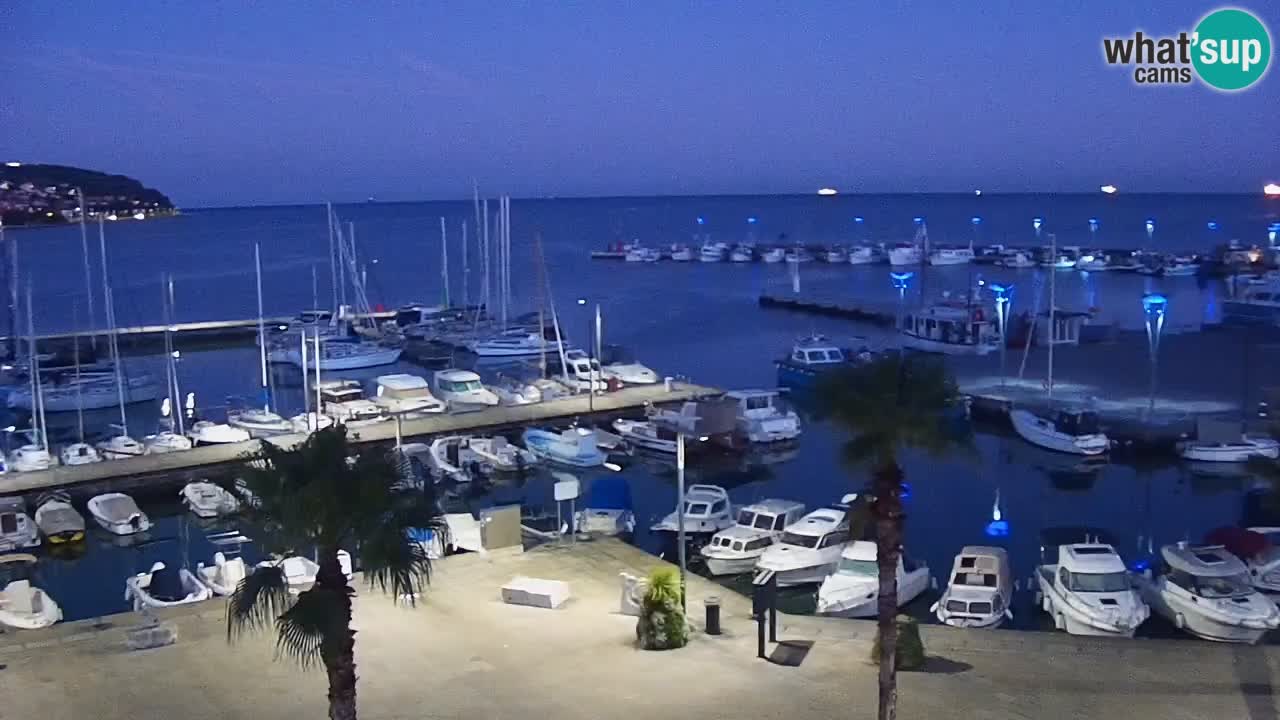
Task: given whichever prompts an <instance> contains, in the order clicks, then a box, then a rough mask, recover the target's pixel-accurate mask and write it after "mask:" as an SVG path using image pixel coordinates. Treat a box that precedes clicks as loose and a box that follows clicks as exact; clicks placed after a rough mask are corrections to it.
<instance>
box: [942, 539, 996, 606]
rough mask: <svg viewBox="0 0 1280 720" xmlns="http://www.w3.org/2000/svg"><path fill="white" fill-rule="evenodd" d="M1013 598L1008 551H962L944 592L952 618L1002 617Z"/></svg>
mask: <svg viewBox="0 0 1280 720" xmlns="http://www.w3.org/2000/svg"><path fill="white" fill-rule="evenodd" d="M1012 596H1013V578H1012V575H1011V574H1010V570H1009V553H1008V551H1006V550H1005V549H1004V548H999V547H989V546H985V545H970V546H967V547H964V548H962V549H961V550H960V554H959V555H957V556H956V558H955V560H954V562H953V563H952V565H951V581H950V583H949V584H948V586H947V591H946V592H945V593H944V598H943V600H944V601H945V602H944V604H943V608H944V609H945V610H946V614H947V615H948V616H950V615H961V616H979V617H983V616H989V615H992V614H996V615H1000V614H1003V613H1004V611H1005V609H1006V608H1007V607H1008V604H1009V599H1010V598H1011V597H1012ZM957 620H958V618H957Z"/></svg>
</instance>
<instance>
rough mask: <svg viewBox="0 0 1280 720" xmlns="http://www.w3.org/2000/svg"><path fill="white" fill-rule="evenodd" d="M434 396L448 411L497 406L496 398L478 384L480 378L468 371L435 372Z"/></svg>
mask: <svg viewBox="0 0 1280 720" xmlns="http://www.w3.org/2000/svg"><path fill="white" fill-rule="evenodd" d="M434 390H435V395H436V397H438V398H440V399H441V400H443V401H444V402H445V404H446V405H448V407H449V409H450V410H454V411H458V410H477V409H480V408H483V407H493V406H495V405H497V404H498V396H497V395H494V394H493V391H491V390H489V389H488V388H486V387H485V386H484V384H483V383H481V382H480V376H479V375H477V374H476V373H474V372H472V371H470V370H457V369H449V370H437V371H436V374H435V388H434Z"/></svg>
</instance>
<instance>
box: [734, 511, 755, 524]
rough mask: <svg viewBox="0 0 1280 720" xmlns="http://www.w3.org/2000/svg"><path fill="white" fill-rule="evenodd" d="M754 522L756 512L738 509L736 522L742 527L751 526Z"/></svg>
mask: <svg viewBox="0 0 1280 720" xmlns="http://www.w3.org/2000/svg"><path fill="white" fill-rule="evenodd" d="M755 522H756V514H755V513H754V512H752V511H750V510H739V511H738V520H737V523H738V524H739V525H741V526H742V527H751V526H752V525H754V524H755Z"/></svg>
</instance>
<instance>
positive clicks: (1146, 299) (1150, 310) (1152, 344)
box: [1142, 293, 1169, 413]
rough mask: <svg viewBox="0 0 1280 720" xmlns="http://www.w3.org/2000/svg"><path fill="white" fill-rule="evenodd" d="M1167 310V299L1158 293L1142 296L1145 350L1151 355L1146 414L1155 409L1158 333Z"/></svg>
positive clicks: (1158, 354)
mask: <svg viewBox="0 0 1280 720" xmlns="http://www.w3.org/2000/svg"><path fill="white" fill-rule="evenodd" d="M1168 308H1169V299H1168V298H1166V297H1165V296H1164V295H1161V294H1160V293H1147V294H1146V295H1143V296H1142V312H1143V314H1144V315H1145V316H1146V325H1147V349H1148V350H1149V351H1150V353H1151V387H1150V401H1149V404H1148V406H1147V412H1148V413H1151V412H1154V411H1155V409H1156V376H1157V370H1158V363H1159V358H1160V333H1161V331H1163V330H1164V316H1165V312H1166V311H1167V310H1168Z"/></svg>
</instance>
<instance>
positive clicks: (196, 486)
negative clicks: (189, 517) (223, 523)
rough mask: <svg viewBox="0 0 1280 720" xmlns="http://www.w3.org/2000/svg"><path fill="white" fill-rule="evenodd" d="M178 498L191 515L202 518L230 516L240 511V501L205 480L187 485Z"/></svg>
mask: <svg viewBox="0 0 1280 720" xmlns="http://www.w3.org/2000/svg"><path fill="white" fill-rule="evenodd" d="M178 497H180V498H182V503H183V504H184V505H186V506H187V507H188V508H189V509H190V510H191V512H192V513H194V514H195V515H196V516H197V517H202V518H212V517H218V516H219V515H230V514H231V513H233V512H235V511H236V510H239V509H240V501H239V500H238V499H237V498H236V496H235V495H233V494H231V493H230V492H228V491H227V490H226V489H225V488H221V487H219V486H217V485H214V484H213V483H211V482H208V481H205V480H200V481H197V482H190V483H187V484H186V485H184V486H183V487H182V490H181V491H180V492H179V493H178Z"/></svg>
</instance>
